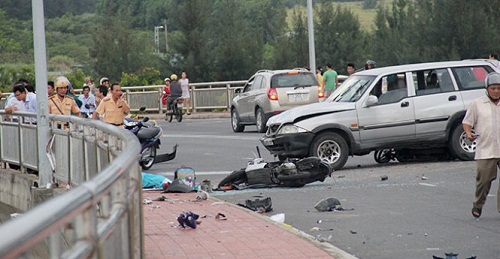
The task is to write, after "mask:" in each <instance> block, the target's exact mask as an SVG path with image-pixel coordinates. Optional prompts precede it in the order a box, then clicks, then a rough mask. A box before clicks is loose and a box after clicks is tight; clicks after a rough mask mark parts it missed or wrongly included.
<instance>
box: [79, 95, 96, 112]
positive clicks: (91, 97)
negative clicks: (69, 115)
mask: <svg viewBox="0 0 500 259" xmlns="http://www.w3.org/2000/svg"><path fill="white" fill-rule="evenodd" d="M78 99H80V101H82V107H80V112H85V113H94V112H95V96H94V95H93V94H89V97H88V98H85V95H83V94H82V95H80V96H79V97H78ZM85 104H89V105H90V104H92V105H93V106H90V108H88V109H87V108H86V107H85Z"/></svg>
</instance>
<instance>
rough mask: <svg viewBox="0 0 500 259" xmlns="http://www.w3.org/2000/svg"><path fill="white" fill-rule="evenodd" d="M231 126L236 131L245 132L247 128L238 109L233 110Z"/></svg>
mask: <svg viewBox="0 0 500 259" xmlns="http://www.w3.org/2000/svg"><path fill="white" fill-rule="evenodd" d="M231 126H232V128H233V131H234V132H243V130H245V126H243V125H241V124H240V115H238V112H237V111H236V109H233V110H231Z"/></svg>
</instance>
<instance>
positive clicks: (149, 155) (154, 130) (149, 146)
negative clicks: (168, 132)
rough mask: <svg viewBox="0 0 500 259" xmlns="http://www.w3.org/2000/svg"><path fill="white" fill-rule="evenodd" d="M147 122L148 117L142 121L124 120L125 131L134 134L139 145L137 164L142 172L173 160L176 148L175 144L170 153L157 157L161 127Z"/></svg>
mask: <svg viewBox="0 0 500 259" xmlns="http://www.w3.org/2000/svg"><path fill="white" fill-rule="evenodd" d="M148 121H149V118H148V117H145V118H144V119H143V120H142V121H138V120H134V119H132V118H125V120H124V125H125V129H128V130H130V131H131V132H132V133H134V135H136V136H137V138H138V139H139V142H140V143H141V154H140V157H139V164H140V165H141V167H142V169H143V170H148V169H149V168H151V167H152V166H153V164H155V163H162V162H166V161H170V160H172V159H174V158H175V155H176V153H177V146H178V145H177V144H176V145H175V146H174V148H173V151H172V153H166V154H162V155H157V154H156V150H157V149H159V148H160V144H161V141H160V137H161V136H162V135H163V130H162V129H161V127H158V126H156V125H153V124H148V123H147V122H148Z"/></svg>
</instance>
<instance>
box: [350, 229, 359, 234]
mask: <svg viewBox="0 0 500 259" xmlns="http://www.w3.org/2000/svg"><path fill="white" fill-rule="evenodd" d="M350 232H351V234H357V233H358V232H357V231H355V230H351V231H350Z"/></svg>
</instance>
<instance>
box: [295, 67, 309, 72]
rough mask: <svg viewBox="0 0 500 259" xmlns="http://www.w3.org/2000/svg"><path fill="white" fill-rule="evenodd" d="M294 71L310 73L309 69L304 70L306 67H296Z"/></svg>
mask: <svg viewBox="0 0 500 259" xmlns="http://www.w3.org/2000/svg"><path fill="white" fill-rule="evenodd" d="M292 70H301V71H309V69H307V68H304V67H294V68H293V69H292Z"/></svg>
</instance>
